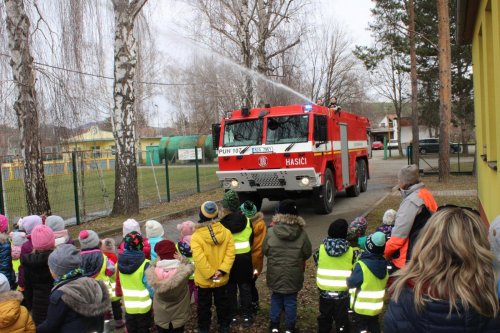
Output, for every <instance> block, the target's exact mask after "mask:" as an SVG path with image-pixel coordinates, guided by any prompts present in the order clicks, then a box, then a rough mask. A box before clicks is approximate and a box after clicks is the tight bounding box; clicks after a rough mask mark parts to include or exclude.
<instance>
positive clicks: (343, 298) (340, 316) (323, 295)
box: [313, 219, 356, 333]
mask: <svg viewBox="0 0 500 333" xmlns="http://www.w3.org/2000/svg"><path fill="white" fill-rule="evenodd" d="M347 228H348V224H347V221H346V220H344V219H337V220H335V221H333V222H332V223H331V224H330V227H329V228H328V237H326V238H325V239H324V240H323V243H322V244H321V245H320V247H319V249H318V250H317V251H316V252H315V253H314V257H313V258H314V261H315V262H316V265H317V266H318V270H317V274H316V284H317V285H318V288H319V313H320V315H319V317H318V332H319V333H329V332H330V331H331V329H332V322H335V329H336V332H349V320H348V311H349V291H348V288H347V282H346V279H347V278H348V277H349V276H351V271H352V267H353V264H354V261H355V259H356V257H355V254H354V251H353V249H352V247H351V246H350V245H349V241H347V239H346V237H347Z"/></svg>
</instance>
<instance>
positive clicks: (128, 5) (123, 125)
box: [111, 0, 147, 215]
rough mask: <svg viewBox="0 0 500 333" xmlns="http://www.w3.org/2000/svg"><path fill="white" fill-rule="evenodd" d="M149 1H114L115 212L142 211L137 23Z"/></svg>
mask: <svg viewBox="0 0 500 333" xmlns="http://www.w3.org/2000/svg"><path fill="white" fill-rule="evenodd" d="M146 2H147V0H132V1H131V2H129V0H113V9H114V12H115V65H114V78H115V80H114V89H113V91H114V108H113V115H112V117H111V120H112V126H113V135H114V137H115V142H116V164H115V199H114V202H113V211H112V213H113V214H124V215H128V214H134V213H137V212H138V211H139V192H138V186H137V161H136V129H135V126H136V112H135V93H134V77H135V69H136V64H137V44H136V40H135V36H134V23H135V19H136V17H137V15H138V14H139V12H140V11H141V9H142V7H143V6H144V5H145V4H146Z"/></svg>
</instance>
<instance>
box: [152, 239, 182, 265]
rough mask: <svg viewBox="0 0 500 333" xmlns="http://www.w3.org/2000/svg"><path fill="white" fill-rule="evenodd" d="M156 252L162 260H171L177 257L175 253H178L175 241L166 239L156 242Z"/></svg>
mask: <svg viewBox="0 0 500 333" xmlns="http://www.w3.org/2000/svg"><path fill="white" fill-rule="evenodd" d="M155 252H156V254H157V255H158V258H160V260H169V259H170V260H171V259H175V258H174V254H176V253H177V248H176V247H175V244H174V242H172V241H169V240H168V239H166V240H162V241H160V242H158V243H156V245H155Z"/></svg>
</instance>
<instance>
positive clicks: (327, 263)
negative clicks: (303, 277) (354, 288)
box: [316, 244, 353, 291]
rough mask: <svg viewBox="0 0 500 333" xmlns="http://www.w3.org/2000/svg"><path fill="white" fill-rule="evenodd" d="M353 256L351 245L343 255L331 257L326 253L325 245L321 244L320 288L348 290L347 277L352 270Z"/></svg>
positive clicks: (319, 263) (318, 278)
mask: <svg viewBox="0 0 500 333" xmlns="http://www.w3.org/2000/svg"><path fill="white" fill-rule="evenodd" d="M352 257H353V250H352V248H351V247H349V249H348V250H347V252H346V253H344V254H343V255H341V256H338V257H330V256H329V255H328V253H326V250H325V245H324V244H321V246H320V247H319V256H318V270H317V272H316V284H317V286H318V288H319V289H321V290H327V291H347V289H348V288H347V278H348V277H349V276H351V272H352Z"/></svg>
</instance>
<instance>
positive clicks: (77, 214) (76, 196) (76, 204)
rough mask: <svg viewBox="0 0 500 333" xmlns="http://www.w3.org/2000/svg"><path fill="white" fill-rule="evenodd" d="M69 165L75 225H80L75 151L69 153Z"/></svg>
mask: <svg viewBox="0 0 500 333" xmlns="http://www.w3.org/2000/svg"><path fill="white" fill-rule="evenodd" d="M71 164H72V165H73V195H74V198H75V214H76V225H80V205H79V202H78V179H77V177H78V174H77V171H76V151H73V152H71Z"/></svg>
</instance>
